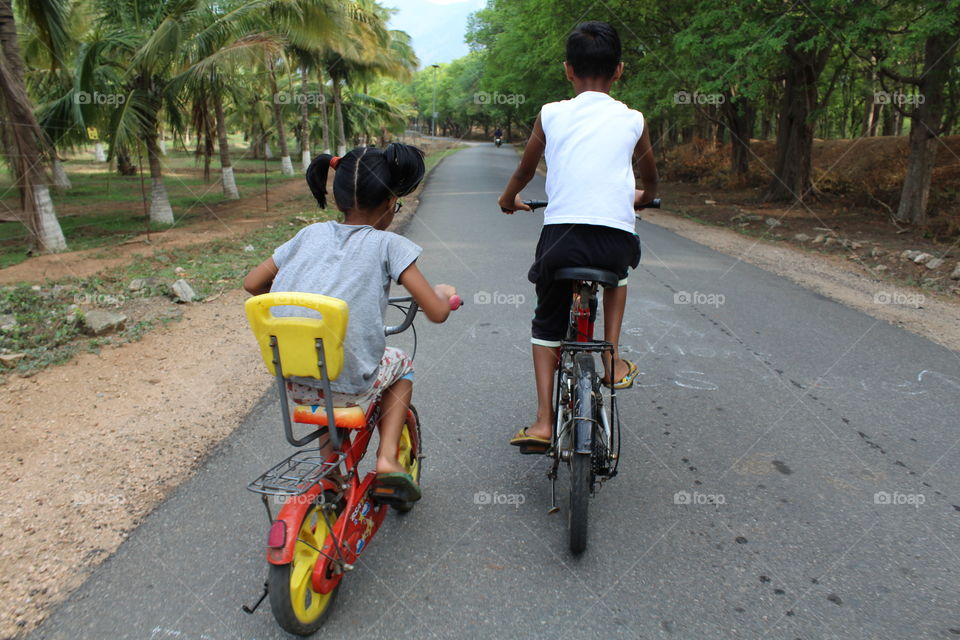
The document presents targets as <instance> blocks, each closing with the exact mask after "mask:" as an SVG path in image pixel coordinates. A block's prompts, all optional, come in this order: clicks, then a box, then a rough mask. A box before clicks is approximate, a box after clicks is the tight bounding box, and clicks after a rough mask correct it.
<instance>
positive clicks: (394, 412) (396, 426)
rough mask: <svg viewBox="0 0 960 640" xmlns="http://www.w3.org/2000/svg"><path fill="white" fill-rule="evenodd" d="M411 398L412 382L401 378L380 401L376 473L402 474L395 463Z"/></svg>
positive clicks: (385, 392)
mask: <svg viewBox="0 0 960 640" xmlns="http://www.w3.org/2000/svg"><path fill="white" fill-rule="evenodd" d="M412 397H413V380H410V379H409V378H402V379H400V380H397V381H396V382H394V383H393V384H392V385H391V386H390V387H389V388H388V389H387V390H386V391H384V392H383V397H382V398H381V399H380V403H381V404H380V407H381V411H382V413H381V414H380V416H381V417H380V448H379V449H378V450H377V473H395V472H404V471H406V469H404V468H403V467H402V466H400V463H399V462H397V446H398V445H399V444H400V432H401V431H403V423H404V420H406V418H407V409H408V408H409V407H410V399H411V398H412Z"/></svg>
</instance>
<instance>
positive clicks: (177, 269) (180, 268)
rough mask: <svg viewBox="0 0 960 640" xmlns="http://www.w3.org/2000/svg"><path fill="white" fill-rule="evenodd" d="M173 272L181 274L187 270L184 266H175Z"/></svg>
mask: <svg viewBox="0 0 960 640" xmlns="http://www.w3.org/2000/svg"><path fill="white" fill-rule="evenodd" d="M173 272H174V273H176V274H181V273H186V272H187V270H186V269H184V268H183V267H176V268H174V270H173Z"/></svg>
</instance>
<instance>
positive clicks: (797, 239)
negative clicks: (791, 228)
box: [793, 233, 810, 242]
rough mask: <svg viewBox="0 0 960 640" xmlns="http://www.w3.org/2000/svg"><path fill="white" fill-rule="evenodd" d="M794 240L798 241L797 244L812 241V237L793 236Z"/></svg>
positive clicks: (804, 235)
mask: <svg viewBox="0 0 960 640" xmlns="http://www.w3.org/2000/svg"><path fill="white" fill-rule="evenodd" d="M793 239H794V240H796V241H797V242H806V241H808V240H809V239H810V236H808V235H807V234H805V233H798V234H796V235H795V236H793Z"/></svg>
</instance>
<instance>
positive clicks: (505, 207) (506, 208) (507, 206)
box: [499, 193, 531, 215]
mask: <svg viewBox="0 0 960 640" xmlns="http://www.w3.org/2000/svg"><path fill="white" fill-rule="evenodd" d="M499 204H500V211H502V212H503V213H506V214H507V215H512V214H513V212H514V211H530V210H531V209H530V207H529V206H527V205H525V204H524V203H523V199H522V198H521V197H520V194H519V193H518V194H517V195H515V196H514V197H513V200H510V198H508V197H507V195H506V194H503V195H502V196H500V201H499Z"/></svg>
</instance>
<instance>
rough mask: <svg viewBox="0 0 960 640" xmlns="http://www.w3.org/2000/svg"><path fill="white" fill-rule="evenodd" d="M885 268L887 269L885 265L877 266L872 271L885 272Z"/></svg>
mask: <svg viewBox="0 0 960 640" xmlns="http://www.w3.org/2000/svg"><path fill="white" fill-rule="evenodd" d="M887 268H888V267H887V265H885V264H878V265H877V266H875V267H874V268H873V270H874V271H879V272H883V271H886V270H887Z"/></svg>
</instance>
